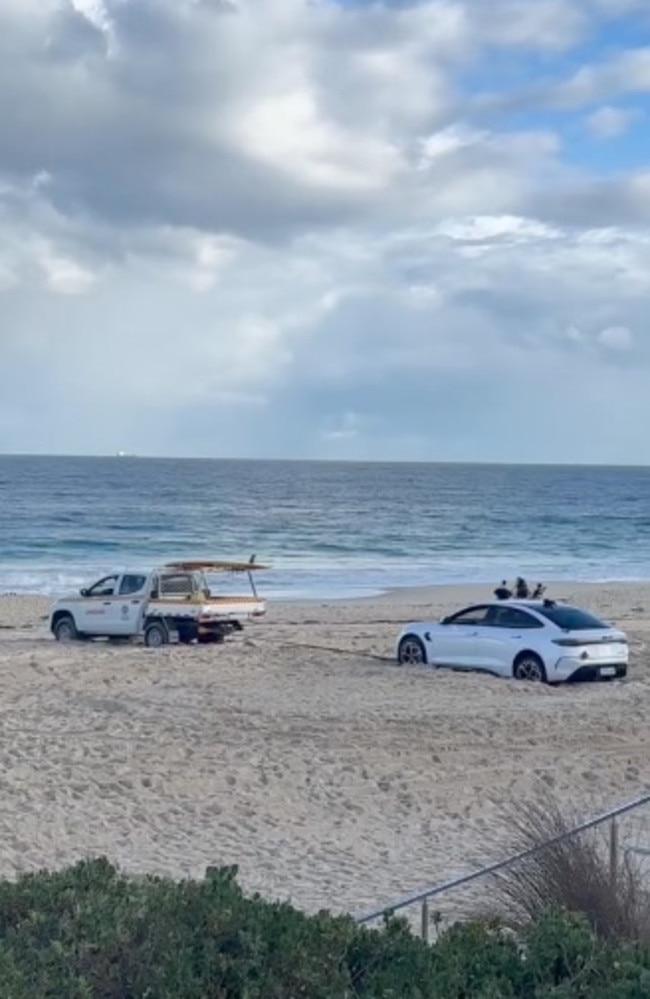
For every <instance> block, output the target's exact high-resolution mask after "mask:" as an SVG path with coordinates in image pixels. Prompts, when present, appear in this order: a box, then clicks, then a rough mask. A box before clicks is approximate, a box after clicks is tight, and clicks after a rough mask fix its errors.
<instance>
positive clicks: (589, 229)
mask: <svg viewBox="0 0 650 999" xmlns="http://www.w3.org/2000/svg"><path fill="white" fill-rule="evenodd" d="M630 39H635V42H634V44H631V43H630ZM649 109H650V19H649V18H648V13H647V3H645V2H644V3H636V2H635V0H490V2H489V3H488V2H486V0H465V2H461V0H422V2H420V3H415V4H410V3H404V2H400V3H395V4H391V3H383V4H375V3H359V2H357V3H352V2H347V3H343V2H334V0H0V304H1V315H2V323H1V326H0V451H12V452H54V453H113V452H115V451H117V450H128V451H134V452H136V453H139V454H170V455H174V454H178V455H206V456H251V457H321V458H322V457H327V458H337V457H341V458H370V459H377V458H386V459H400V458H404V459H427V460H428V459H431V460H436V459H441V460H457V459H458V460H506V461H508V460H514V461H526V460H528V461H604V462H649V461H650V439H649V438H648V434H647V431H646V427H647V426H648V425H650V392H649V391H648V384H649V383H650V337H649V332H648V324H649V320H648V316H649V314H650V277H649V275H650V140H648V138H647V130H648V111H649Z"/></svg>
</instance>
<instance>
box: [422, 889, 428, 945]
mask: <svg viewBox="0 0 650 999" xmlns="http://www.w3.org/2000/svg"><path fill="white" fill-rule="evenodd" d="M422 939H423V940H424V942H425V943H429V899H428V898H423V899H422Z"/></svg>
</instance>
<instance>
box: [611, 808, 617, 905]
mask: <svg viewBox="0 0 650 999" xmlns="http://www.w3.org/2000/svg"><path fill="white" fill-rule="evenodd" d="M617 880H618V822H617V821H616V819H612V821H611V823H610V826H609V885H610V888H611V890H612V891H616V882H617Z"/></svg>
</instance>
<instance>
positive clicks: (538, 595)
mask: <svg viewBox="0 0 650 999" xmlns="http://www.w3.org/2000/svg"><path fill="white" fill-rule="evenodd" d="M545 593H546V587H545V586H544V584H543V583H538V584H537V586H536V587H535V589H534V591H533V600H541V599H542V597H543V596H544V594H545Z"/></svg>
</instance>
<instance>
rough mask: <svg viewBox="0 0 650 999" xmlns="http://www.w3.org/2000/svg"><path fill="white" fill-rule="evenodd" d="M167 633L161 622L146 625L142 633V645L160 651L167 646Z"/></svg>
mask: <svg viewBox="0 0 650 999" xmlns="http://www.w3.org/2000/svg"><path fill="white" fill-rule="evenodd" d="M168 641H169V633H168V631H167V628H166V626H165V625H164V624H163V623H162V621H154V622H153V623H152V624H148V625H147V627H146V628H145V632H144V644H145V645H146V646H147V648H148V649H160V648H162V646H163V645H167V642H168Z"/></svg>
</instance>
